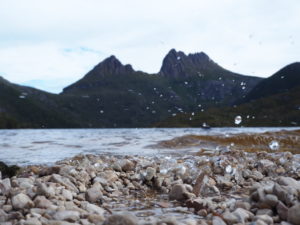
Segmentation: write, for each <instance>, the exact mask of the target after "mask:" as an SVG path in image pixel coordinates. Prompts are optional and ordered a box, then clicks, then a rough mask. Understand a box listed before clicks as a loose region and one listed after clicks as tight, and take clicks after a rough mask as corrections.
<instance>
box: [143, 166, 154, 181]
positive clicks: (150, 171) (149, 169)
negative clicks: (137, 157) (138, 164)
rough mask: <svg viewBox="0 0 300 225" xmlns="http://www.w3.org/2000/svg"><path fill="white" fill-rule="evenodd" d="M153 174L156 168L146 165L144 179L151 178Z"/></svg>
mask: <svg viewBox="0 0 300 225" xmlns="http://www.w3.org/2000/svg"><path fill="white" fill-rule="evenodd" d="M155 175H156V169H154V168H153V167H147V169H146V176H145V179H146V180H148V181H149V180H152V178H153V177H154V176H155Z"/></svg>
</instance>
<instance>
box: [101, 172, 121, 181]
mask: <svg viewBox="0 0 300 225" xmlns="http://www.w3.org/2000/svg"><path fill="white" fill-rule="evenodd" d="M98 176H99V177H102V178H104V179H105V180H106V181H107V183H108V184H110V183H113V182H115V181H116V180H118V179H119V178H118V176H117V175H116V172H115V171H113V170H105V171H104V172H101V173H99V175H98Z"/></svg>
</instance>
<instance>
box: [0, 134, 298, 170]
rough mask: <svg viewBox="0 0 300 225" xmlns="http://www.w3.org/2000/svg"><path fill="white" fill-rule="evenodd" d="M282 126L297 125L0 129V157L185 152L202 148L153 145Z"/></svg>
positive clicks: (42, 160) (36, 159)
mask: <svg viewBox="0 0 300 225" xmlns="http://www.w3.org/2000/svg"><path fill="white" fill-rule="evenodd" d="M282 129H285V130H291V129H296V128H212V129H208V130H205V129H201V128H174V129H170V128H149V129H43V130H38V129H37V130H35V129H27V130H0V161H3V162H5V163H7V164H18V165H30V164H52V163H55V162H56V161H59V160H62V159H65V158H68V157H72V156H74V155H77V154H80V153H83V154H112V155H144V156H158V155H169V154H173V155H174V154H181V155H183V154H190V153H192V152H195V151H198V150H199V146H198V147H197V146H192V147H186V148H182V149H180V150H178V149H176V150H174V149H166V148H165V149H163V148H159V147H151V145H155V144H157V143H158V142H159V141H162V140H169V139H172V138H174V137H179V136H183V135H188V134H195V135H224V134H236V133H261V132H266V131H279V130H282ZM298 129H299V128H298Z"/></svg>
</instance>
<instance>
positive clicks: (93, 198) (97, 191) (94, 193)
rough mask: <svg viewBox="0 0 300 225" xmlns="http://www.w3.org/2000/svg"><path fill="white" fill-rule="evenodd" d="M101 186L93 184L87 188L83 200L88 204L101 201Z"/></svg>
mask: <svg viewBox="0 0 300 225" xmlns="http://www.w3.org/2000/svg"><path fill="white" fill-rule="evenodd" d="M101 197H102V192H101V185H100V184H99V183H95V184H94V185H93V186H92V187H91V188H89V189H88V190H87V191H86V193H85V198H86V200H87V201H89V202H92V203H93V202H97V201H99V200H100V199H101Z"/></svg>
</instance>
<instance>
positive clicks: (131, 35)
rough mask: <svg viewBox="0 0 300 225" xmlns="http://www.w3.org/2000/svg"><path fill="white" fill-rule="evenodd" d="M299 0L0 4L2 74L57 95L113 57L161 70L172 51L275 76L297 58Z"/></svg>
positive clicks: (5, 0) (18, 0) (2, 0)
mask: <svg viewBox="0 0 300 225" xmlns="http://www.w3.org/2000/svg"><path fill="white" fill-rule="evenodd" d="M299 12H300V1H299V0H151V1H149V0H43V1H41V0H0V76H3V77H4V78H6V79H8V80H9V81H12V82H15V83H19V84H27V85H31V86H34V87H37V88H40V89H43V90H47V91H50V92H55V93H58V92H60V91H61V90H62V88H63V87H65V86H67V85H69V84H71V83H72V82H74V81H76V80H78V79H80V78H81V77H82V76H83V75H85V74H86V73H87V72H88V71H89V70H90V69H92V68H93V67H94V66H95V65H96V64H98V63H99V62H100V61H102V60H103V59H104V58H106V57H108V56H110V55H112V54H113V55H116V57H117V58H119V59H120V60H121V62H122V63H124V64H126V63H130V64H132V66H133V68H134V69H136V70H143V71H145V72H148V73H154V72H157V71H159V69H160V66H161V63H162V59H163V57H164V56H165V54H166V53H167V52H168V51H169V50H170V49H171V48H175V49H176V50H182V51H184V52H185V53H194V52H200V51H204V52H205V53H207V54H208V55H209V56H210V58H211V59H212V60H214V61H215V62H217V63H218V64H219V65H221V66H223V67H225V68H226V69H229V70H231V71H234V72H239V73H242V74H247V75H256V76H264V77H267V76H270V75H271V74H273V73H274V72H276V71H277V70H279V69H280V68H282V67H283V66H285V65H287V64H289V63H292V62H295V61H300V43H299V40H300V13H299Z"/></svg>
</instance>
